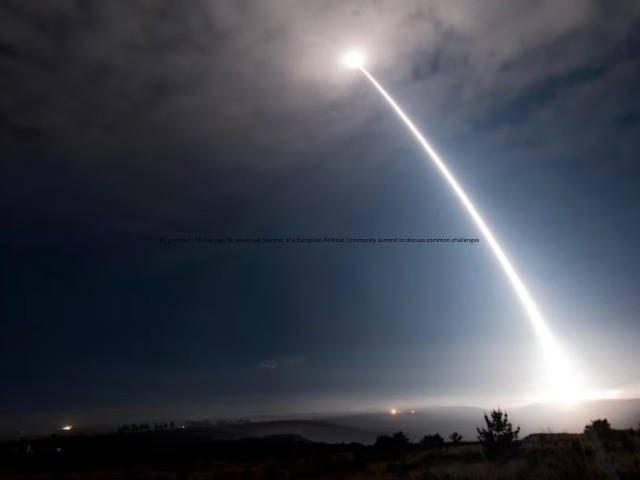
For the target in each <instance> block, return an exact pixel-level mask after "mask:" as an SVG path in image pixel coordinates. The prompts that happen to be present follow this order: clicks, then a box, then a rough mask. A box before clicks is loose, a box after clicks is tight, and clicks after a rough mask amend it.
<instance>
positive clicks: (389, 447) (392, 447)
mask: <svg viewBox="0 0 640 480" xmlns="http://www.w3.org/2000/svg"><path fill="white" fill-rule="evenodd" d="M409 445H411V442H410V441H409V438H408V437H407V436H406V435H405V434H404V433H403V432H396V433H394V434H393V435H391V436H390V435H380V436H379V437H378V438H377V439H376V443H375V444H374V448H375V449H376V450H377V451H378V452H379V453H381V454H383V455H397V454H399V453H400V452H401V451H403V450H406V449H407V448H408V447H409Z"/></svg>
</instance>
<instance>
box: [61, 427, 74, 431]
mask: <svg viewBox="0 0 640 480" xmlns="http://www.w3.org/2000/svg"><path fill="white" fill-rule="evenodd" d="M72 428H73V425H65V426H64V427H62V430H64V431H66V432H68V431H69V430H71V429H72Z"/></svg>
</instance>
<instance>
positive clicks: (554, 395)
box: [343, 53, 588, 404]
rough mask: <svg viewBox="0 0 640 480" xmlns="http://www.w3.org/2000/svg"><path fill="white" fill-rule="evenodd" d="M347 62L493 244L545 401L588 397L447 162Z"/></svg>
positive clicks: (357, 59) (352, 60)
mask: <svg viewBox="0 0 640 480" xmlns="http://www.w3.org/2000/svg"><path fill="white" fill-rule="evenodd" d="M344 59H349V60H348V61H346V63H345V61H343V64H345V65H348V66H349V67H350V68H353V69H356V68H357V69H359V70H360V71H361V72H362V73H363V74H364V75H365V76H366V78H367V79H368V80H369V81H370V82H371V83H372V84H373V86H374V87H375V88H376V89H377V90H378V91H379V92H380V93H381V94H382V96H383V97H384V99H385V100H387V102H388V103H389V105H391V107H392V108H393V110H395V112H396V113H397V114H398V116H399V117H400V118H401V120H402V121H403V122H404V123H405V125H406V126H407V127H408V128H409V131H411V133H413V135H414V136H415V137H416V139H417V140H418V142H419V143H420V145H422V147H423V148H424V149H425V150H426V152H427V154H428V155H429V157H430V158H431V159H432V160H433V162H434V163H435V164H436V166H437V167H438V169H439V170H440V173H442V175H443V176H444V177H445V178H446V180H447V182H448V183H449V185H450V186H451V188H452V189H453V190H454V192H455V193H456V195H457V196H458V198H459V199H460V200H461V201H462V204H463V205H464V207H465V208H466V209H467V211H468V212H469V214H470V215H471V217H472V218H473V220H474V222H475V223H476V225H477V226H478V228H479V229H480V231H481V232H482V234H483V236H484V237H485V239H486V240H487V242H488V243H489V246H490V247H491V250H492V251H493V253H494V255H495V256H496V258H497V259H498V262H499V263H500V265H501V267H502V269H503V270H504V273H505V274H506V276H507V278H508V279H509V282H510V283H511V285H512V287H513V289H514V290H515V292H516V295H517V296H518V299H519V300H520V303H521V304H522V306H523V307H524V310H525V312H526V314H527V317H528V319H529V322H530V323H531V326H532V327H533V330H534V332H535V334H536V335H537V337H538V338H539V340H540V343H541V345H542V348H543V355H544V365H543V371H544V374H543V375H544V377H545V383H546V386H545V387H544V388H543V391H544V393H543V394H542V398H544V399H545V400H546V401H554V402H560V403H565V402H566V403H569V404H571V403H574V402H577V401H579V400H580V399H584V398H586V397H587V396H588V394H587V393H586V390H585V388H584V387H585V386H584V384H583V379H582V378H581V376H580V374H579V372H578V370H577V369H576V368H575V366H574V365H572V363H571V362H570V361H569V359H568V358H567V356H566V354H565V353H564V350H563V349H562V348H561V347H560V344H559V342H558V341H557V340H556V338H555V337H554V335H553V334H552V332H551V329H550V328H549V326H548V325H547V322H546V321H545V319H544V317H543V316H542V314H541V313H540V311H539V309H538V307H537V305H536V304H535V302H534V301H533V298H532V297H531V294H530V293H529V291H528V289H527V287H526V286H525V284H524V282H523V281H522V280H521V279H520V277H519V276H518V273H517V272H516V270H515V268H514V267H513V265H512V264H511V262H510V261H509V259H508V258H507V255H506V254H505V253H504V251H503V250H502V247H501V246H500V244H499V243H498V241H497V240H496V238H495V237H494V235H493V233H492V232H491V230H490V229H489V227H488V226H487V224H486V223H485V221H484V219H483V218H482V216H481V215H480V214H479V213H478V211H477V210H476V208H475V206H474V205H473V203H472V202H471V200H470V199H469V197H468V196H467V194H466V192H465V191H464V190H463V188H462V187H461V186H460V184H459V183H458V181H457V180H456V179H455V177H454V176H453V175H452V174H451V172H450V171H449V169H448V168H447V166H446V165H445V163H444V161H443V160H442V159H441V158H440V155H438V153H437V152H436V151H435V150H434V149H433V147H432V146H431V145H430V144H429V142H427V140H426V139H425V138H424V137H423V136H422V134H421V133H420V131H419V130H418V129H417V127H416V126H415V125H414V124H413V122H412V121H411V120H410V119H409V117H407V115H406V114H405V113H404V112H403V111H402V109H401V108H400V107H399V106H398V104H397V103H396V102H395V101H394V100H393V98H391V96H390V95H389V94H388V93H387V92H386V90H385V89H384V88H383V87H382V86H381V85H380V84H379V83H378V82H377V81H376V79H375V78H373V76H372V75H371V74H370V73H369V72H368V71H367V70H366V69H365V68H364V66H363V59H362V56H357V55H354V54H353V53H350V54H347V55H346V56H345V57H344Z"/></svg>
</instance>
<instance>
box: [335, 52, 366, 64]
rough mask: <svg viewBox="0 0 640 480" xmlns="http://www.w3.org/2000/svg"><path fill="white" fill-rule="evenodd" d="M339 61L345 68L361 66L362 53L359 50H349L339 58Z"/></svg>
mask: <svg viewBox="0 0 640 480" xmlns="http://www.w3.org/2000/svg"><path fill="white" fill-rule="evenodd" d="M340 63H342V65H343V66H345V67H346V68H351V69H355V68H362V66H363V65H364V55H363V54H362V52H361V51H359V50H349V51H348V52H347V53H345V54H344V55H343V56H342V58H340Z"/></svg>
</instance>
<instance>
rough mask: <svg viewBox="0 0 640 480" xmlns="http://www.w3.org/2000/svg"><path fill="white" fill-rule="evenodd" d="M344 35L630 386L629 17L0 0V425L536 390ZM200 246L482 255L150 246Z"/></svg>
mask: <svg viewBox="0 0 640 480" xmlns="http://www.w3.org/2000/svg"><path fill="white" fill-rule="evenodd" d="M353 46H357V47H360V48H362V49H363V51H364V52H366V56H367V68H368V69H369V71H370V72H371V73H372V74H373V75H375V76H376V78H377V79H378V80H379V81H380V82H381V83H382V84H383V85H384V86H385V87H386V88H387V89H388V90H389V91H390V93H391V94H392V95H394V97H395V98H396V100H397V101H398V103H399V104H400V105H401V106H402V107H403V108H405V109H406V111H407V113H408V114H409V115H410V116H411V118H412V119H413V120H414V121H415V123H416V124H417V125H418V127H419V128H420V129H421V130H422V131H423V132H424V133H425V135H426V136H427V138H428V139H429V140H430V141H431V142H432V143H433V145H434V146H435V148H436V149H437V150H438V151H439V153H440V154H441V155H442V157H443V158H444V159H445V161H446V162H447V163H448V165H449V167H450V169H451V171H452V172H453V173H454V175H456V176H457V178H458V179H459V181H460V182H461V184H462V185H463V186H464V188H465V189H466V190H467V192H468V194H469V196H470V197H471V199H472V200H473V201H474V202H475V203H476V204H477V207H478V209H479V211H480V212H481V214H482V215H483V216H484V217H485V219H486V221H487V223H488V224H489V225H490V227H491V228H492V229H493V230H494V232H495V234H496V236H497V238H498V239H499V241H500V242H501V243H502V244H503V247H504V249H505V251H506V252H507V254H508V255H509V256H510V258H511V259H512V260H513V262H514V264H515V265H516V268H517V269H518V271H519V272H520V273H521V274H522V277H523V279H524V281H525V282H526V283H527V285H528V286H529V288H530V290H531V292H532V294H533V296H534V298H535V299H536V301H537V303H538V305H539V307H540V309H541V310H542V312H543V313H544V314H545V316H546V318H547V319H548V322H549V324H550V325H551V327H552V329H553V331H554V332H555V333H556V334H557V336H558V337H559V338H560V339H561V341H562V342H563V344H564V345H566V347H567V349H568V350H569V351H570V352H571V354H572V355H574V357H575V358H578V359H579V360H580V362H581V365H583V366H584V368H585V370H586V371H588V373H589V375H590V376H591V377H592V378H593V379H594V382H595V384H596V385H597V387H598V388H601V389H604V390H607V389H622V390H623V396H634V395H638V392H639V390H638V387H637V385H639V384H640V373H639V372H638V370H637V368H636V367H637V365H638V364H640V349H638V339H640V317H639V313H638V312H640V295H638V292H640V253H639V246H638V239H639V238H640V188H639V187H638V185H639V183H640V161H639V158H640V157H639V154H638V151H639V149H640V94H639V93H638V92H639V86H640V3H638V2H637V1H633V0H629V1H622V0H621V1H616V2H601V1H595V0H593V1H592V0H581V1H578V0H575V1H573V0H566V1H563V2H556V1H552V0H547V1H542V0H541V1H535V2H532V1H528V0H527V1H525V0H522V1H509V2H504V1H497V0H496V1H494V0H483V1H455V2H452V1H449V0H440V1H419V2H418V1H415V2H413V1H403V2H396V1H388V2H384V1H383V2H362V1H357V2H356V1H304V2H303V1H295V2H294V1H284V0H282V1H264V0H260V1H255V2H245V1H210V2H206V1H196V0H194V1H185V2H170V1H156V0H154V1H151V0H149V1H133V2H132V1H105V2H97V1H50V0H49V1H44V0H42V1H28V2H26V1H21V0H15V1H9V0H2V1H1V2H0V157H1V158H0V222H1V223H0V225H1V227H0V325H1V333H0V422H5V423H6V424H7V423H10V421H11V419H12V418H17V417H18V416H29V415H34V416H37V415H40V416H42V417H43V418H45V417H46V418H50V419H54V420H55V421H58V419H60V420H62V419H65V420H67V421H75V420H77V419H78V418H80V417H82V418H86V419H88V420H87V421H91V420H92V419H93V418H98V416H99V415H100V413H99V412H109V415H112V416H113V417H114V418H115V417H118V418H120V417H122V418H124V417H125V416H127V415H138V414H140V412H144V413H145V414H149V412H161V413H162V414H163V415H164V414H166V415H174V416H181V418H192V417H193V418H196V417H197V418H200V417H204V416H209V417H222V416H228V415H252V414H259V413H274V414H276V413H280V414H288V413H295V412H314V411H339V410H359V409H367V408H372V407H380V408H388V407H389V406H391V405H400V406H402V405H422V404H433V403H436V404H448V405H484V404H487V403H491V402H494V403H495V402H508V400H509V399H512V398H515V397H517V396H519V395H524V394H527V393H530V392H531V389H532V388H534V383H535V379H534V374H535V372H536V368H537V365H538V362H539V345H538V342H537V339H536V338H535V336H534V335H533V331H532V329H531V326H530V324H529V322H528V320H527V317H526V314H525V312H524V310H523V309H522V306H521V305H520V303H519V302H518V300H517V298H516V296H515V295H514V292H513V289H512V288H511V285H510V284H509V282H508V280H507V279H506V277H505V276H504V274H503V272H502V270H501V268H500V266H499V264H498V263H497V261H496V259H495V257H494V256H493V254H492V252H491V250H490V249H489V247H488V244H487V243H486V242H484V241H483V238H482V236H481V232H480V231H479V229H478V228H477V226H476V225H475V224H474V223H473V221H472V219H471V218H470V217H469V215H468V213H467V212H466V210H465V209H464V207H463V206H462V205H461V203H460V201H459V200H458V198H457V197H456V196H455V194H454V193H453V191H452V190H451V189H450V187H449V186H448V185H447V184H446V183H445V181H444V179H443V178H442V176H441V174H440V172H439V171H438V170H437V169H436V168H435V166H434V165H433V163H432V162H431V161H430V160H429V159H428V158H426V157H425V155H424V152H423V150H421V149H420V147H419V145H417V144H416V142H415V140H414V139H413V138H412V137H411V135H410V134H409V132H408V131H407V130H406V129H405V127H404V126H403V125H402V124H401V123H400V122H399V120H398V118H397V116H396V115H395V114H394V113H393V112H392V111H391V110H390V109H389V107H388V105H386V104H385V102H384V99H383V98H382V97H381V96H380V95H379V93H377V92H376V91H375V90H374V89H373V88H372V86H371V84H369V83H368V81H367V80H366V79H365V78H364V77H363V75H362V74H361V73H359V72H357V71H347V70H344V69H342V68H340V65H339V64H338V63H337V58H338V57H339V56H340V55H341V54H342V53H343V52H344V50H346V49H348V48H350V47H353ZM191 237H211V238H227V237H229V238H244V237H252V238H262V237H278V238H288V237H294V238H296V237H300V238H309V237H358V238H369V237H375V238H382V237H390V238H396V237H402V238H406V237H416V238H451V237H465V238H479V239H480V243H476V244H468V243H465V244H452V243H449V244H419V243H412V244H406V242H405V244H399V243H398V244H361V243H350V244H347V243H342V244H334V243H322V244H305V243H294V244H291V243H289V244H265V243H256V244H240V243H239V244H236V243H233V244H208V243H198V244H196V243H180V244H178V243H167V242H161V241H160V239H163V238H167V239H176V238H191ZM92 415H93V417H92ZM158 415H160V413H158ZM52 421H53V420H52Z"/></svg>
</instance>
